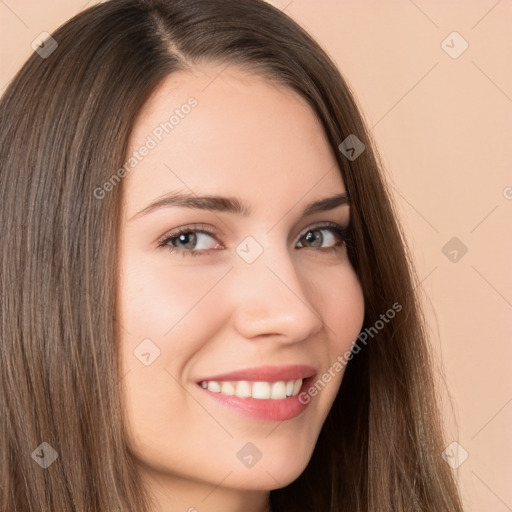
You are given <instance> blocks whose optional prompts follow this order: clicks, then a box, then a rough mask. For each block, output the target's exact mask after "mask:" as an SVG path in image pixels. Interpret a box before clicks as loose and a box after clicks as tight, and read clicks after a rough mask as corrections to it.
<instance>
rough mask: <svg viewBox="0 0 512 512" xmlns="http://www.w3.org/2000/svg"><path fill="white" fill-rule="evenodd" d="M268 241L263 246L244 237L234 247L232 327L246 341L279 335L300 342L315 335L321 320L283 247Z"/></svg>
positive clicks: (289, 256)
mask: <svg viewBox="0 0 512 512" xmlns="http://www.w3.org/2000/svg"><path fill="white" fill-rule="evenodd" d="M271 239H272V237H266V241H267V242H268V243H265V244H263V243H262V242H257V241H256V240H255V239H254V238H252V237H247V238H246V239H245V240H244V241H243V242H242V243H240V244H239V246H238V247H237V253H238V258H237V259H236V262H235V268H234V272H233V274H234V275H233V276H232V277H233V281H232V282H233V285H234V286H235V288H236V289H235V290H234V296H235V297H236V299H235V300H236V304H235V308H236V311H235V314H234V318H235V326H236V328H237V330H238V331H239V332H240V333H241V334H242V335H243V336H245V337H247V338H251V337H254V336H257V335H264V334H273V335H276V334H280V335H282V336H283V337H284V338H286V339H288V340H289V341H300V340H302V339H305V338H307V337H308V336H312V335H313V334H315V333H316V332H318V331H319V330H320V329H321V327H322V319H321V316H320V314H319V313H318V312H317V311H316V309H315V308H314V304H313V302H312V300H311V299H312V297H311V296H310V294H309V293H308V292H307V291H305V290H304V286H303V282H302V280H301V277H300V274H299V273H298V272H297V269H296V264H295V263H294V261H293V258H292V257H291V255H290V253H289V251H288V249H287V247H286V245H284V244H283V245H281V244H277V243H275V240H274V241H273V242H271Z"/></svg>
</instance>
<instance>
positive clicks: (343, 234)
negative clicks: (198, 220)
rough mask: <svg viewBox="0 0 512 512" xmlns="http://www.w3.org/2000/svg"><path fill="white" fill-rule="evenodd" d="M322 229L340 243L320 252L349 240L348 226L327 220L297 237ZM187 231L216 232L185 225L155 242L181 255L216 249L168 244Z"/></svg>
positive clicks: (335, 249)
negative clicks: (335, 235)
mask: <svg viewBox="0 0 512 512" xmlns="http://www.w3.org/2000/svg"><path fill="white" fill-rule="evenodd" d="M199 228H201V229H199ZM324 229H330V230H331V231H333V232H334V233H336V234H337V235H338V236H339V238H340V240H341V243H340V244H339V245H335V246H334V247H320V248H319V249H320V250H321V252H331V251H333V252H336V251H339V250H341V249H343V248H344V247H345V246H346V245H347V242H348V241H349V240H348V238H347V235H348V231H349V228H348V227H341V226H339V225H338V224H335V223H333V222H327V223H324V224H321V225H314V226H311V227H309V228H308V229H306V230H305V231H303V232H302V233H301V235H300V237H299V240H300V239H302V238H303V237H304V236H305V235H307V234H308V233H309V232H310V231H321V230H324ZM189 233H203V234H206V235H210V236H212V237H215V235H216V233H215V232H214V231H212V230H211V229H210V228H208V227H207V226H203V225H200V226H197V225H196V226H185V227H182V228H178V229H176V230H174V231H172V232H170V233H166V234H165V235H164V236H163V237H162V238H160V240H158V242H157V244H158V247H161V248H166V249H167V250H168V251H169V252H171V253H178V254H180V255H181V256H184V257H185V256H204V255H205V254H208V253H209V252H210V251H212V250H217V249H180V248H179V247H174V246H172V245H168V244H169V242H171V241H172V240H174V239H176V238H178V237H179V236H180V235H183V234H189ZM301 249H315V248H314V247H301Z"/></svg>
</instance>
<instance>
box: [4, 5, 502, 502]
mask: <svg viewBox="0 0 512 512" xmlns="http://www.w3.org/2000/svg"><path fill="white" fill-rule="evenodd" d="M93 3H95V0H92V1H91V2H89V3H85V2H83V1H74V0H68V1H63V0H60V1H57V0H45V1H42V2H37V3H36V2H33V1H26V0H23V1H22V0H0V20H1V25H0V38H1V41H0V42H1V45H0V59H1V68H0V69H1V71H0V93H2V92H3V90H4V89H5V86H6V85H7V83H8V82H9V80H10V79H11V78H12V77H13V75H14V73H15V72H16V71H17V69H18V67H19V66H20V65H21V64H22V63H23V62H24V60H25V59H26V58H27V57H28V56H29V55H30V53H31V52H32V49H31V46H30V45H31V43H32V41H33V40H34V39H37V37H38V36H39V34H41V32H50V33H51V32H52V31H53V30H54V29H55V28H57V27H58V26H59V25H60V24H61V23H63V22H64V21H66V20H67V19H69V18H70V17H71V16H72V15H74V14H75V13H77V12H79V11H80V10H82V9H83V8H85V7H86V6H90V5H93ZM271 3H273V4H274V5H276V6H278V7H279V8H281V9H283V10H285V11H286V12H287V13H288V14H289V15H291V16H292V17H293V18H294V19H296V20H297V21H298V22H299V23H301V24H302V25H303V26H304V27H305V28H306V29H307V30H309V31H310V33H311V34H312V35H313V36H315V37H316V38H317V40H318V41H319V42H320V43H321V44H322V45H323V46H324V48H326V50H327V51H328V53H329V54H330V55H331V56H332V58H333V59H334V60H335V61H336V63H337V64H338V66H339V67H340V69H341V71H342V73H343V74H344V76H345V77H346V79H347V80H348V82H349V83H350V84H351V85H352V87H353V89H354V91H355V93H356V95H357V99H358V101H359V104H360V106H361V108H362V109H363V111H364V115H365V117H366V119H367V122H368V125H369V127H370V128H371V132H372V134H373V136H374V138H375V140H376V142H377V144H378V147H379V149H380V151H381V154H382V157H383V159H384V164H385V165H386V169H387V172H388V175H389V180H390V182H391V184H392V187H393V192H394V194H395V199H396V202H397V206H398V209H399V211H400V214H401V216H402V218H403V223H404V227H405V229H406V234H407V238H408V241H409V243H410V246H411V248H412V250H413V253H414V257H415V260H416V263H417V272H418V276H419V278H420V280H421V281H422V285H421V289H422V291H423V294H424V297H425V304H426V310H427V317H428V322H429V325H430V329H431V332H432V338H433V346H434V349H435V352H436V356H437V358H436V360H437V361H438V363H437V364H438V366H439V376H440V377H439V379H440V380H439V394H440V396H441V397H442V403H443V410H444V413H445V418H446V424H447V431H448V438H449V442H451V441H457V442H458V443H459V444H460V447H461V448H458V450H459V451H458V452H457V449H456V450H453V451H449V457H448V460H449V461H450V462H451V464H452V465H453V466H457V465H458V464H460V462H462V459H463V457H462V455H463V454H464V452H463V451H462V450H465V451H466V452H467V453H468V458H467V459H466V460H464V461H463V462H462V464H460V465H459V466H458V467H457V469H454V473H455V475H456V476H457V478H458V480H459V485H460V488H461V491H462V494H463V498H464V502H465V506H466V511H467V512H505V511H512V485H511V482H512V463H511V462H510V458H511V456H512V436H511V427H512V380H511V379H510V366H511V361H512V349H511V338H512V336H511V333H512V329H511V321H510V317H511V313H512V276H511V273H510V271H509V270H510V262H511V261H512V236H511V234H512V232H511V228H512V172H511V161H512V158H511V152H510V146H511V140H512V128H511V120H512V66H511V65H510V64H511V62H512V42H511V39H510V36H509V35H508V34H509V33H510V26H511V22H512V2H511V1H510V0H500V1H496V0H479V1H476V0H472V1H468V0H465V1H461V0H459V1H450V2H446V1H442V0H435V1H426V0H415V1H413V0H395V1H393V2H391V1H388V2H383V1H382V0H380V1H379V0H371V1H370V0H365V1H361V0H359V1H357V0H346V1H336V0H317V1H314V0H292V1H290V0H273V1H272V2H271ZM454 31H456V32H458V34H459V35H453V34H452V32H454ZM450 34H452V35H450ZM443 41H445V42H444V43H443ZM464 41H465V42H466V43H467V44H468V48H467V49H466V50H465V51H464V52H463V53H461V54H460V55H458V54H459V52H460V51H461V50H462V49H463V47H464V45H465V42H464ZM450 53H451V55H452V56H450ZM453 57H456V58H453ZM453 237H457V239H458V240H457V241H456V242H455V244H456V245H453V246H450V245H449V246H448V247H447V248H446V249H445V250H444V252H443V247H444V246H445V244H446V243H447V242H448V241H449V240H450V239H452V238H453ZM457 244H458V245H457ZM461 244H464V246H466V247H467V253H466V254H464V255H462V251H461V247H462V245H461ZM453 251H456V252H453ZM445 253H446V254H447V255H445ZM449 258H454V259H456V261H450V259H449ZM450 396H451V403H450V401H449V397H450ZM440 512H441V511H440Z"/></svg>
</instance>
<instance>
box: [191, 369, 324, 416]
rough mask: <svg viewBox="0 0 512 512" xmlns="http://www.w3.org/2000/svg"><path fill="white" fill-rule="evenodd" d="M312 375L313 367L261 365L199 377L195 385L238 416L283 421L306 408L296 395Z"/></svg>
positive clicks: (313, 373)
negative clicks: (235, 411) (232, 409)
mask: <svg viewBox="0 0 512 512" xmlns="http://www.w3.org/2000/svg"><path fill="white" fill-rule="evenodd" d="M315 374H316V370H315V368H313V367H312V366H306V365H290V366H280V367H278V366H265V367H259V368H250V369H246V370H239V371H236V372H232V373H226V374H222V375H215V376H212V377H207V378H203V379H201V380H199V381H198V382H197V384H198V385H199V386H200V387H201V388H202V389H203V390H204V391H205V392H206V393H207V394H208V396H210V397H212V398H214V399H216V400H218V401H220V403H222V404H223V405H225V406H228V407H231V408H234V409H236V410H238V412H241V413H242V414H245V415H249V416H253V417H257V418H259V419H265V420H273V421H283V420H287V419H291V418H293V417H295V416H298V415H299V414H300V413H301V412H302V411H303V410H304V409H305V408H306V407H307V403H306V404H303V403H302V402H301V401H300V400H299V399H298V395H299V393H300V391H301V389H302V388H305V387H307V385H309V383H310V382H311V381H312V380H313V378H314V376H315ZM308 403H309V402H308Z"/></svg>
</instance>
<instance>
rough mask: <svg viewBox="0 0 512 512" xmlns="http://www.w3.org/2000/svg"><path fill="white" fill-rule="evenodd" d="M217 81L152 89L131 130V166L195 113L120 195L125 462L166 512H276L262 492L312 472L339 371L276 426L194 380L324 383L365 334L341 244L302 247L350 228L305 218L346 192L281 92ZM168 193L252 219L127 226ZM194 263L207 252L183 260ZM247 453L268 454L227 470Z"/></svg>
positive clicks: (190, 78) (291, 96)
mask: <svg viewBox="0 0 512 512" xmlns="http://www.w3.org/2000/svg"><path fill="white" fill-rule="evenodd" d="M220 71H222V68H221V67H218V66H215V65H214V64H208V65H207V64H203V65H201V66H200V67H197V68H195V69H194V71H193V72H180V73H175V74H173V75H172V76H170V77H168V78H167V79H166V80H165V81H164V82H163V83H162V84H161V86H160V87H159V88H158V90H157V91H156V93H155V94H154V95H153V96H152V98H151V99H150V100H149V101H148V103H147V104H146V106H145V108H144V109H143V111H142V112H141V115H140V117H139V118H138V120H137V123H136V125H135V127H134V130H133V133H132V136H131V140H130V146H129V154H131V152H132V151H133V150H135V149H137V148H140V146H141V145H143V144H144V143H145V141H146V139H147V136H148V135H149V134H150V133H151V132H152V130H153V129H154V128H155V127H156V126H158V125H159V123H161V122H162V121H164V120H166V119H168V118H169V113H170V112H172V110H174V109H175V108H177V107H180V106H181V105H183V104H184V103H185V102H186V101H187V99H188V98H189V97H190V96H194V97H195V98H196V99H197V101H198V105H197V107H195V108H194V109H192V111H191V113H190V114H189V115H188V116H186V117H184V118H183V119H180V124H179V125H178V126H176V127H175V128H174V130H173V131H172V132H170V133H169V134H168V135H167V136H165V137H164V138H163V140H162V141H161V142H160V143H159V144H158V145H157V147H155V148H154V149H152V150H151V151H150V152H149V154H148V155H147V156H146V157H145V158H144V159H143V160H142V161H141V162H139V163H138V164H137V165H136V166H133V169H132V170H131V171H130V172H129V173H128V174H127V175H126V177H125V178H124V179H123V180H122V183H121V186H122V187H123V199H122V201H123V205H122V210H123V211H122V218H121V225H120V239H119V246H118V247H119V261H120V265H119V289H118V291H119V300H118V312H117V318H116V319H117V320H118V322H119V324H120V326H121V329H120V331H121V339H120V357H121V366H122V375H123V376H124V377H123V378H122V380H121V387H122V399H123V402H124V414H125V421H126V424H127V429H128V438H129V439H128V441H129V449H130V451H131V452H132V453H133V454H134V456H135V458H136V460H137V464H138V467H139V469H140V472H141V475H142V477H143V479H144V481H145V483H146V484H147V485H148V488H149V489H150V491H151V494H152V496H153V497H154V500H155V508H154V510H155V511H161V512H163V511H165V512H178V511H179V512H183V511H188V512H195V511H196V510H197V511H198V512H221V511H222V512H241V511H244V512H264V511H267V510H269V508H268V504H267V502H268V496H269V491H270V490H271V489H277V488H280V487H283V486H286V485H288V484H289V483H291V482H292V481H294V480H295V479H296V478H297V477H298V476H299V475H300V474H301V473H302V472H303V470H304V469H305V467H306V465H307V463H308V461H309V459H310V457H311V455H312V452H313V449H314V447H315V443H316V441H317V438H318V435H319V433H320V430H321V427H322V425H323V423H324V421H325V419H326V417H327V414H328V412H329V410H330V408H331V405H332V403H333V401H334V398H335V396H336V393H337V392H338V390H339V386H340V384H341V379H342V377H343V371H340V372H337V373H335V377H334V378H333V379H332V380H331V381H330V382H329V383H328V384H327V385H326V386H325V388H324V389H323V390H322V391H321V392H319V393H318V395H317V396H315V397H313V398H312V399H311V402H310V403H309V405H308V407H307V408H306V409H305V411H303V412H302V413H301V414H300V415H299V416H297V417H295V418H293V419H291V420H287V421H283V422H276V421H268V420H260V419H254V418H251V417H247V416H244V415H242V414H240V413H239V412H238V411H236V410H232V409H229V408H227V407H225V406H223V405H222V404H219V403H217V402H216V401H214V400H212V399H211V398H210V397H208V396H206V393H205V392H204V391H203V390H202V389H201V388H200V387H199V386H198V385H197V384H196V381H197V380H198V379H200V378H201V377H205V376H208V375H215V374H220V373H224V372H228V371H234V370H238V369H242V368H249V367H255V366H261V365H276V366H277V365H284V364H293V363H302V364H310V365H313V366H315V367H316V368H317V369H318V375H322V373H323V372H325V371H326V370H327V369H328V368H329V367H330V366H332V364H333V363H334V362H335V361H336V358H337V357H338V356H339V355H341V354H343V353H344V352H345V351H347V350H350V349H351V348H352V346H353V344H354V341H355V339H356V338H357V335H358V333H359V332H360V329H361V328H362V324H363V316H364V301H363V294H362V290H361V286H360V284H359V282H358V279H357V277H356V275H355V272H354V269H353V268H352V265H351V263H350V261H349V259H348V256H347V252H346V247H344V246H342V247H341V250H338V251H333V250H332V247H333V246H335V245H337V243H338V245H339V239H338V238H337V235H336V232H332V231H331V230H329V229H322V230H321V231H318V230H317V229H315V230H313V232H312V233H311V234H310V236H312V235H313V236H314V235H315V234H316V236H317V237H318V238H321V237H322V236H323V241H320V242H318V243H319V244H320V246H321V248H320V247H318V246H314V245H312V242H309V244H308V242H307V241H306V240H305V235H306V234H307V233H308V229H307V228H309V227H310V226H311V225H313V224H318V223H320V222H334V223H336V224H338V225H340V226H341V227H343V226H346V225H347V224H348V222H349V216H350V208H349V206H347V205H342V206H339V207H336V208H335V209H332V210H329V211H324V212H317V213H314V214H312V215H309V216H308V217H302V211H303V209H304V208H305V206H306V205H307V204H309V203H310V202H312V201H314V200H317V199H321V198H324V197H329V196H331V195H334V194H335V193H344V192H346V191H345V187H344V184H343V180H342V178H341V174H340V171H339V168H338V166H337V163H336V160H335V158H334V155H333V152H332V149H331V147H330V146H329V143H328V141H327V139H326V137H325V134H324V131H323V129H322V127H321V125H320V123H319V121H318V120H317V118H316V116H315V114H314V112H313V110H312V109H311V108H310V107H309V106H308V104H307V103H306V102H305V101H304V100H303V99H302V98H301V97H300V96H299V95H298V94H296V93H295V92H293V91H292V90H291V89H289V88H286V87H284V86H282V85H275V84H272V83H271V82H269V81H267V80H265V79H263V78H259V77H257V76H255V75H252V74H250V73H249V72H247V71H243V70H241V69H239V68H235V67H230V68H227V69H224V71H223V72H222V73H221V74H220V75H219V73H220ZM177 190H179V191H185V192H190V190H192V191H193V192H194V193H195V194H199V195H201V194H212V195H226V196H234V197H237V198H238V199H239V200H240V202H242V203H243V204H246V205H248V206H250V207H251V208H252V213H251V215H250V216H248V217H244V216H241V215H237V214H234V213H228V212H211V211H206V210H193V209H186V208H180V207H176V206H173V207H167V208H162V209H159V210H154V211H152V212H151V213H147V214H146V215H138V216H136V217H134V216H135V215H136V214H137V213H138V212H140V211H141V210H143V209H144V208H145V207H146V206H147V205H148V204H150V203H151V202H152V201H154V200H155V199H158V198H160V197H161V196H163V195H164V194H166V193H168V192H171V191H177ZM196 223H200V224H205V225H207V226H209V227H211V228H214V229H217V234H215V235H210V234H201V233H199V234H198V233H196V235H197V237H198V238H197V244H196V245H195V246H194V244H193V242H190V239H188V240H189V241H188V242H187V240H185V241H184V242H183V239H181V240H182V241H181V243H180V239H178V238H175V239H174V246H175V248H176V251H177V252H175V253H171V252H170V251H169V250H168V248H167V247H157V241H158V240H159V238H160V237H162V236H164V235H165V234H166V233H168V232H169V231H171V230H172V229H174V228H178V227H182V226H188V225H190V224H196ZM247 236H252V237H253V238H254V239H255V240H256V241H257V242H258V243H259V244H260V246H261V247H262V249H263V253H262V254H261V255H260V256H259V257H258V258H257V259H256V260H255V261H254V262H253V263H251V264H248V263H247V262H246V261H245V260H244V259H242V258H241V257H240V256H239V255H238V253H237V252H236V247H237V245H238V244H240V243H241V242H242V240H244V239H245V238H246V237H247ZM185 244H187V245H185ZM169 245H171V243H169ZM187 248H188V249H190V248H192V249H194V248H196V250H197V251H201V250H202V251H204V252H203V254H201V255H200V256H190V255H187V256H182V255H181V254H179V251H180V250H181V251H182V250H183V249H187ZM143 339H150V340H151V341H152V343H154V344H155V345H156V346H157V347H158V349H159V350H160V354H159V356H158V357H157V358H156V359H155V360H154V362H152V363H151V364H150V365H148V366H146V365H144V364H143V363H142V362H141V361H140V360H139V359H138V358H137V357H136V356H135V355H134V350H135V349H136V347H137V346H138V345H139V343H141V341H142V340H143ZM151 350H153V349H151ZM151 353H153V352H151ZM248 442H251V443H253V444H254V445H255V446H256V447H257V448H258V450H259V451H260V452H261V454H262V457H261V459H260V460H259V461H258V462H257V463H256V464H255V465H254V466H252V467H250V468H248V467H246V466H245V465H244V464H242V463H241V462H240V460H239V459H238V458H237V455H236V454H237V452H238V451H239V450H240V449H241V448H242V447H243V446H244V445H245V444H246V443H248Z"/></svg>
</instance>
